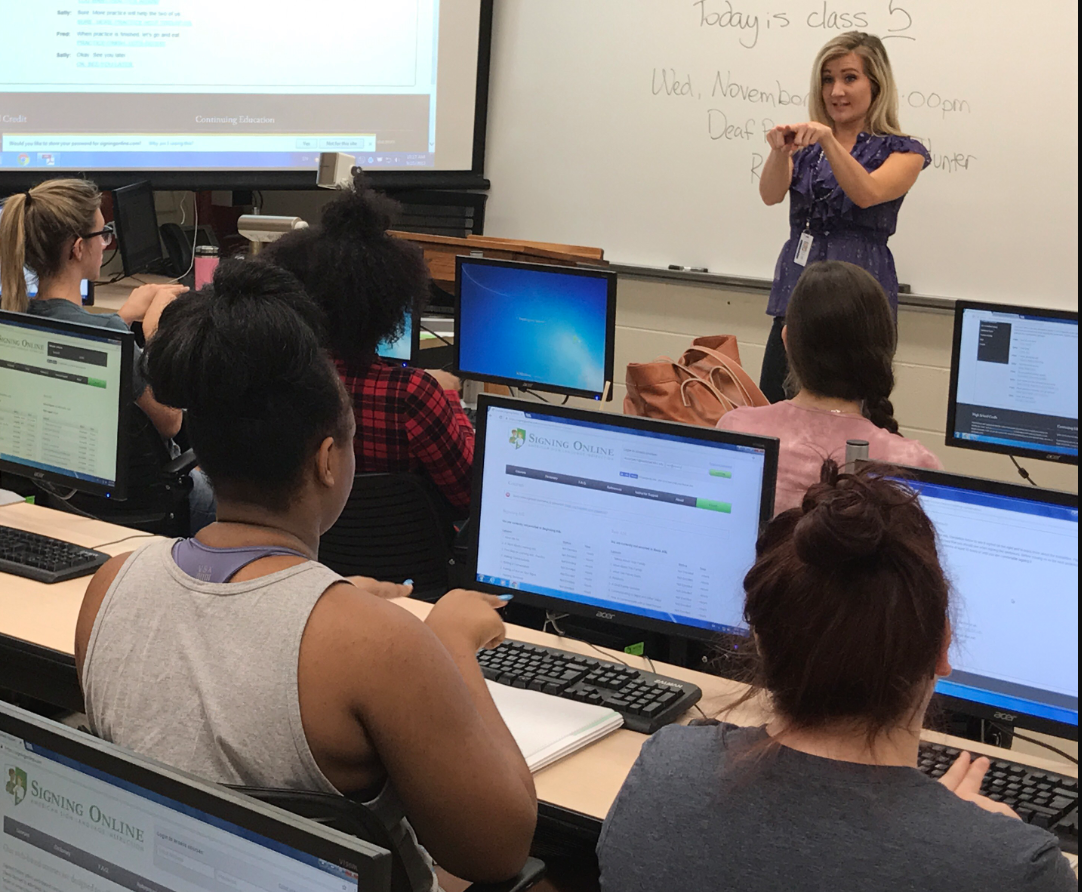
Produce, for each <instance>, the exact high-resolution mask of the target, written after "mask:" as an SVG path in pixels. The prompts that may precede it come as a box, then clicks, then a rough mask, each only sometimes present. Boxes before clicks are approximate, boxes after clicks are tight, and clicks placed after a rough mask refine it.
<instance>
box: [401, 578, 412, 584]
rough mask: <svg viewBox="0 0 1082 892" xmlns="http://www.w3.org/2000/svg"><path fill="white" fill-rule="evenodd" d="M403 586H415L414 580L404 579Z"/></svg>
mask: <svg viewBox="0 0 1082 892" xmlns="http://www.w3.org/2000/svg"><path fill="white" fill-rule="evenodd" d="M402 584H403V585H413V580H412V579H403V580H402Z"/></svg>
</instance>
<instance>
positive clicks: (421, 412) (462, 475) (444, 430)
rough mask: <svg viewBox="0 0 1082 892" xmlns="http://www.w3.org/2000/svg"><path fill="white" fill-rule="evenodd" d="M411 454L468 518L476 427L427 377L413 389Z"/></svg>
mask: <svg viewBox="0 0 1082 892" xmlns="http://www.w3.org/2000/svg"><path fill="white" fill-rule="evenodd" d="M405 424H406V433H407V436H408V437H409V449H410V454H411V455H412V456H414V457H415V458H416V459H417V460H418V461H419V462H420V463H421V465H422V466H423V467H424V469H425V473H427V474H428V476H429V477H430V478H431V479H432V482H433V483H435V484H436V486H437V487H438V488H439V491H440V492H441V493H443V496H444V498H445V499H447V501H448V502H449V503H450V505H451V507H452V508H454V509H456V510H457V511H459V512H461V513H462V515H463V516H465V515H466V514H467V513H468V512H469V509H470V493H471V489H472V485H473V442H474V433H473V426H472V425H471V424H470V422H469V419H468V418H467V417H466V415H465V413H464V412H463V411H462V404H461V403H460V402H459V400H458V397H457V395H455V396H454V397H452V396H451V395H450V394H448V393H446V392H445V391H443V390H442V389H441V388H440V386H439V385H438V384H437V382H436V380H435V379H434V378H432V377H431V376H430V375H428V374H423V375H418V376H416V377H415V378H414V380H413V381H412V382H411V385H410V391H409V396H408V403H407V417H406V419H405Z"/></svg>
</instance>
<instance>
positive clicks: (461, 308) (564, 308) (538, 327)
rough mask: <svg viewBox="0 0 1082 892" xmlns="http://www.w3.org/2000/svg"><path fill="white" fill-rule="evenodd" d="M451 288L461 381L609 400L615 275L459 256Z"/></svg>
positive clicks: (456, 357)
mask: <svg viewBox="0 0 1082 892" xmlns="http://www.w3.org/2000/svg"><path fill="white" fill-rule="evenodd" d="M455 285H456V286H457V291H458V304H457V306H456V308H455V363H456V367H457V368H458V372H459V374H460V375H461V376H462V377H464V378H472V379H473V380H476V381H491V382H493V383H496V384H506V385H508V386H510V387H515V388H519V389H535V390H546V391H552V392H554V393H563V394H569V395H571V396H583V397H588V398H592V399H596V400H602V399H612V365H613V339H614V331H615V326H616V273H614V272H610V271H608V270H601V269H584V268H575V267H567V266H546V265H544V264H537V263H517V262H515V261H511V260H485V259H482V258H480V257H464V256H459V257H457V258H455Z"/></svg>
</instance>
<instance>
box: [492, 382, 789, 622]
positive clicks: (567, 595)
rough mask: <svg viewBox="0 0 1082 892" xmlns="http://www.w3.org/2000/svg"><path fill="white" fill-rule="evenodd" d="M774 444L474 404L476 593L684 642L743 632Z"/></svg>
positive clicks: (582, 413) (531, 407) (505, 404)
mask: <svg viewBox="0 0 1082 892" xmlns="http://www.w3.org/2000/svg"><path fill="white" fill-rule="evenodd" d="M777 467H778V441H777V440H776V439H774V438H772V437H758V436H751V435H748V434H738V433H732V432H729V431H720V430H716V429H715V428H707V427H693V426H690V425H684V424H675V423H673V422H667V421H655V420H650V419H646V418H637V417H632V416H626V415H610V414H608V413H602V412H594V411H586V410H582V409H572V408H570V407H561V406H538V405H537V403H535V402H529V401H523V400H513V399H507V398H501V397H492V396H489V395H487V394H482V395H481V396H480V398H479V400H478V406H477V439H476V446H475V456H474V474H473V480H474V490H473V512H472V516H473V518H474V524H473V527H474V532H473V544H472V549H473V554H472V557H473V559H474V564H473V566H474V568H475V570H474V579H475V583H474V584H475V587H477V588H479V589H481V590H482V591H488V592H495V593H504V592H508V591H510V592H513V593H514V594H515V599H516V600H521V601H522V602H524V603H526V604H532V605H534V606H540V607H544V608H547V609H551V610H556V611H560V612H564V613H575V614H579V615H583V616H591V617H595V618H597V619H601V620H606V621H610V622H613V623H616V624H619V625H623V626H631V627H634V628H641V629H647V630H653V631H658V632H662V633H664V634H668V635H677V636H681V637H687V638H713V637H714V636H716V635H717V634H718V633H738V634H740V633H746V627H745V625H744V619H743V615H744V590H743V580H744V575H745V574H746V573H747V571H748V570H749V569H751V566H752V564H753V563H754V562H755V541H756V539H757V538H758V535H759V530H760V528H761V527H762V526H763V524H765V523H766V522H767V521H768V520H769V519H770V517H771V515H772V513H773V510H774V484H775V478H776V476H777Z"/></svg>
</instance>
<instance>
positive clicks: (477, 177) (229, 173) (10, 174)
mask: <svg viewBox="0 0 1082 892" xmlns="http://www.w3.org/2000/svg"><path fill="white" fill-rule="evenodd" d="M480 4H481V8H480V21H479V25H478V40H477V84H476V91H475V95H474V117H473V151H472V159H471V162H470V164H471V166H470V169H469V170H422V171H402V170H389V169H382V170H373V171H366V172H365V178H366V180H367V182H368V183H369V185H371V186H372V187H374V188H376V189H382V190H390V189H488V188H489V186H490V183H489V181H488V179H487V178H486V177H485V148H486V142H487V133H488V100H489V73H490V70H491V67H492V11H493V6H494V0H480ZM48 171H49V169H48V168H44V169H43V168H34V169H20V170H14V169H5V168H0V196H3V195H4V194H5V193H6V194H14V193H16V192H21V191H23V190H25V189H30V188H32V187H33V186H36V185H37V184H38V183H41V182H44V181H45V180H47V179H53V178H55V177H72V176H88V175H89V176H90V177H92V178H93V180H94V182H95V183H96V184H97V185H98V186H99V187H100V188H102V189H113V188H116V187H117V186H123V185H124V184H125V183H130V182H132V180H136V179H140V180H149V181H150V182H151V183H152V184H153V185H154V188H155V189H157V190H169V189H173V190H176V189H186V190H190V191H200V190H207V189H222V190H229V189H231V190H234V191H247V190H261V189H265V190H271V189H274V190H282V191H286V190H295V191H300V190H316V189H317V184H316V174H317V171H316V167H315V166H314V165H313V167H312V169H311V170H281V169H279V170H251V169H232V168H226V169H221V168H219V169H214V170H192V169H187V170H178V169H175V168H174V169H166V170H150V169H142V170H120V169H115V168H99V169H95V170H90V171H86V172H83V173H77V172H74V171H69V170H67V169H62V170H59V171H55V170H54V171H52V172H48Z"/></svg>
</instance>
